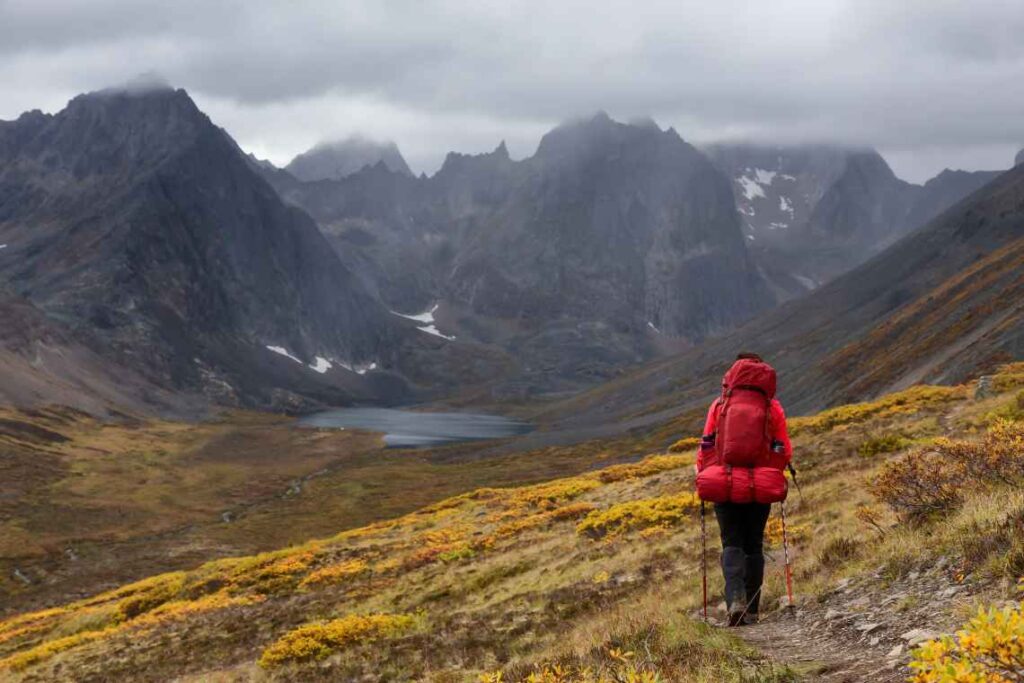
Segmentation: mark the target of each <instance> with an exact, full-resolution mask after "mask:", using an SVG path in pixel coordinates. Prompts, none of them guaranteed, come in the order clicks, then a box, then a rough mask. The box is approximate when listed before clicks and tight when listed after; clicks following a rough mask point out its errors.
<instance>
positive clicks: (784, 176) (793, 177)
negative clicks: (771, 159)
mask: <svg viewBox="0 0 1024 683" xmlns="http://www.w3.org/2000/svg"><path fill="white" fill-rule="evenodd" d="M779 177H780V178H782V179H783V180H796V176H795V175H789V174H788V173H783V174H782V175H780V176H779Z"/></svg>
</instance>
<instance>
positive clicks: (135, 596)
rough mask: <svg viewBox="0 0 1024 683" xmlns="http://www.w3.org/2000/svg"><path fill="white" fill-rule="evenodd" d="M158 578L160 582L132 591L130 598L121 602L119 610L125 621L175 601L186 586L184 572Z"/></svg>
mask: <svg viewBox="0 0 1024 683" xmlns="http://www.w3.org/2000/svg"><path fill="white" fill-rule="evenodd" d="M156 578H157V579H159V580H158V581H153V582H152V583H151V584H150V585H146V586H145V587H144V588H139V589H137V590H134V591H132V592H131V593H130V594H129V595H128V597H126V598H124V600H122V601H121V603H120V605H118V609H119V610H120V612H121V615H122V616H123V617H124V618H125V619H133V618H134V617H136V616H138V615H140V614H144V613H145V612H148V611H150V610H152V609H154V608H156V607H159V606H160V605H162V604H164V603H165V602H168V601H170V600H173V599H174V598H175V597H176V596H177V595H178V594H179V593H180V592H181V589H182V588H184V586H185V573H184V572H175V573H174V574H164V575H161V576H158V577H156ZM140 583H141V582H140ZM136 586H138V584H136Z"/></svg>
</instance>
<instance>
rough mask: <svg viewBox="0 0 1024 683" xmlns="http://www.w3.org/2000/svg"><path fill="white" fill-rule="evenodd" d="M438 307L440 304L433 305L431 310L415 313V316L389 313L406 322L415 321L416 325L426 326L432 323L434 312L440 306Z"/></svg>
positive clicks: (395, 312)
mask: <svg viewBox="0 0 1024 683" xmlns="http://www.w3.org/2000/svg"><path fill="white" fill-rule="evenodd" d="M440 305H441V304H434V307H433V308H431V309H430V310H429V311H424V312H423V313H417V314H416V315H406V314H405V313H398V312H397V311H391V312H392V313H394V314H395V315H397V316H399V317H402V318H406V319H407V320H415V321H416V322H418V323H428V324H430V323H433V322H434V311H436V310H437V307H438V306H440Z"/></svg>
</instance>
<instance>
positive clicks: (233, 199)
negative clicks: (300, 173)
mask: <svg viewBox="0 0 1024 683" xmlns="http://www.w3.org/2000/svg"><path fill="white" fill-rule="evenodd" d="M0 243H4V244H6V247H5V248H4V249H2V250H0V281H3V282H6V283H7V284H8V285H9V286H10V287H11V288H13V289H14V290H16V291H17V292H18V293H19V294H20V295H22V296H24V297H26V298H27V299H28V300H30V301H31V302H32V303H33V304H34V305H35V306H36V307H38V308H39V309H40V310H41V311H43V312H44V313H45V314H46V315H47V316H50V317H52V318H54V319H56V320H60V321H62V322H63V323H64V324H65V325H67V326H68V327H69V328H70V329H72V331H73V332H74V333H75V334H76V335H78V336H80V337H81V338H82V339H84V340H86V341H87V342H88V343H89V345H90V346H91V347H92V348H94V349H96V350H97V351H99V352H101V353H103V354H104V355H106V356H108V357H110V358H113V359H115V360H116V361H118V362H120V363H123V364H124V365H126V366H128V367H130V368H133V369H134V370H135V371H137V372H139V373H141V374H143V375H144V376H146V377H148V378H149V379H150V380H151V381H154V382H156V383H158V384H160V385H162V386H168V387H173V388H176V389H179V390H186V391H190V390H198V391H203V392H205V393H207V394H208V395H210V396H214V397H216V398H217V399H218V400H226V401H228V402H235V401H240V402H243V403H253V402H254V403H256V404H262V405H291V404H294V402H295V401H299V402H300V403H301V401H302V400H303V399H302V398H300V397H299V396H297V395H295V394H294V393H293V390H298V391H299V392H300V393H302V394H303V395H312V396H316V397H320V398H323V399H326V400H332V401H345V400H350V399H351V398H352V397H354V396H360V395H361V396H364V397H370V396H373V395H374V391H373V390H370V389H367V388H365V387H364V388H359V385H361V384H364V380H362V379H361V378H359V377H358V376H357V375H355V374H354V373H346V372H344V371H340V370H339V369H338V367H339V366H340V365H341V364H347V365H350V366H356V365H359V364H365V363H369V362H375V361H376V362H379V363H380V364H382V365H389V364H390V363H388V362H386V361H388V360H389V359H388V354H389V353H392V352H393V351H394V349H395V348H396V346H397V344H398V343H399V341H400V339H401V338H402V337H403V335H404V332H403V330H402V329H401V328H400V327H399V326H398V324H397V321H395V319H394V316H391V315H390V314H389V313H388V311H387V310H385V309H384V308H383V307H382V306H381V305H380V303H379V302H378V301H376V300H375V299H374V297H373V296H372V295H371V294H370V293H368V292H367V291H366V290H365V289H364V288H363V287H362V286H361V285H360V283H359V282H358V280H357V279H356V278H354V277H353V276H352V274H351V273H349V272H348V271H347V270H346V269H345V268H344V266H343V265H342V264H341V263H340V262H339V260H338V259H337V257H336V256H335V255H334V253H333V251H332V250H331V249H330V247H329V246H328V245H327V243H326V242H325V240H324V238H323V236H322V235H321V234H320V232H319V230H318V229H317V227H316V225H315V224H314V222H313V221H312V220H311V219H310V218H309V217H308V216H307V215H305V214H304V213H303V212H301V211H299V210H297V209H294V208H290V207H287V206H285V205H284V204H283V203H282V202H281V201H280V199H279V198H278V196H277V195H276V193H275V192H274V191H273V189H272V188H271V187H269V186H268V185H267V184H266V183H265V182H263V181H262V180H261V179H260V178H259V177H258V176H257V175H256V174H255V173H254V172H253V171H252V170H251V168H250V166H249V164H248V163H247V161H246V160H245V159H244V157H243V156H242V155H241V154H240V152H239V151H238V148H237V146H236V145H235V144H234V142H233V141H232V140H231V139H230V138H229V137H228V136H227V135H226V134H225V133H224V132H223V131H222V130H221V129H219V128H217V127H215V126H214V125H213V124H211V123H210V121H209V119H207V117H206V116H205V115H203V114H202V113H201V112H200V111H199V110H198V109H197V108H196V106H195V104H194V103H193V102H192V100H191V99H189V97H188V95H187V94H186V93H185V92H184V91H182V90H177V91H174V90H170V89H153V90H146V91H133V92H128V91H114V90H112V91H103V92H97V93H91V94H88V95H82V96H79V97H76V98H75V99H73V100H72V101H71V102H70V103H69V104H68V106H67V108H66V109H64V110H63V111H61V112H60V113H58V114H56V115H54V116H48V115H43V114H40V113H38V112H34V113H30V114H26V115H24V116H22V117H21V118H19V119H18V120H17V121H13V122H4V123H3V124H2V125H0ZM269 347H274V348H280V349H282V350H283V351H287V352H288V353H290V354H291V355H293V356H295V357H296V358H297V359H299V361H300V362H298V363H297V362H295V361H293V360H291V359H288V358H286V357H284V356H283V355H280V354H278V353H275V352H273V351H271V350H269ZM317 357H321V358H324V359H326V360H327V361H328V362H329V363H330V364H332V365H333V366H334V369H335V370H336V372H332V373H323V374H321V373H318V372H316V371H313V370H312V369H311V367H303V366H304V364H307V363H308V364H311V365H316V364H319V365H320V366H321V367H323V364H322V363H320V361H317V360H316V359H317ZM339 373H340V374H339ZM282 402H283V403H282Z"/></svg>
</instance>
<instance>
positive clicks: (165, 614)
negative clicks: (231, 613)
mask: <svg viewBox="0 0 1024 683" xmlns="http://www.w3.org/2000/svg"><path fill="white" fill-rule="evenodd" d="M263 600H265V598H264V597H263V596H262V595H251V596H243V597H234V596H232V595H230V594H229V593H228V592H227V591H221V592H218V593H213V594H211V595H204V596H203V597H201V598H198V599H196V600H175V601H173V602H168V603H165V604H163V605H160V606H159V607H157V608H156V609H154V610H153V611H152V612H148V613H146V614H144V615H142V616H141V617H139V618H138V619H134V620H132V621H130V622H128V623H127V624H125V627H126V628H136V627H151V626H156V625H158V624H164V623H167V622H171V621H176V620H178V619H182V618H185V617H188V616H192V615H195V614H203V613H206V612H215V611H217V610H222V609H227V608H228V607H239V606H243V605H252V604H255V603H257V602H262V601H263Z"/></svg>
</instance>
